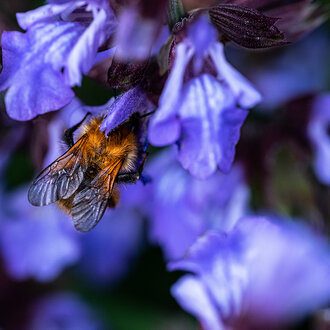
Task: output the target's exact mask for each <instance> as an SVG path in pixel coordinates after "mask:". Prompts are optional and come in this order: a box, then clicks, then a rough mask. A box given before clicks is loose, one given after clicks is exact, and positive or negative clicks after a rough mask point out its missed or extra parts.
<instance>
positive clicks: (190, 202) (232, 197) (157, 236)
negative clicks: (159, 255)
mask: <svg viewBox="0 0 330 330" xmlns="http://www.w3.org/2000/svg"><path fill="white" fill-rule="evenodd" d="M175 149H176V148H175V147H172V148H170V149H167V150H164V151H163V152H161V153H159V154H158V155H157V157H155V158H154V159H152V160H151V161H149V162H148V163H147V164H146V167H145V172H146V173H148V174H149V175H150V176H151V177H152V182H151V183H149V184H148V185H147V186H146V187H143V188H144V190H143V191H141V194H143V192H144V194H145V195H146V196H147V197H146V199H147V200H148V201H150V200H152V201H153V202H152V203H150V202H148V203H145V202H139V203H140V204H141V203H142V204H143V205H144V208H143V209H144V211H146V212H147V214H149V219H150V238H151V240H152V242H154V243H156V244H158V245H160V246H161V248H162V250H163V252H164V255H165V257H166V259H167V260H175V259H177V258H179V257H182V256H183V255H184V254H185V253H186V252H187V250H188V248H189V247H190V246H191V245H192V244H193V243H194V242H195V240H196V239H197V238H198V237H199V236H200V235H202V234H203V233H204V232H205V231H207V230H208V229H221V230H224V231H226V232H227V231H229V230H231V229H232V227H233V226H234V225H235V223H236V222H237V220H238V219H239V218H240V217H241V216H242V215H244V214H246V213H247V209H248V200H249V191H248V187H247V186H246V184H245V182H244V176H243V173H242V170H241V168H239V167H238V166H234V167H233V168H232V171H231V172H230V173H229V174H223V173H221V172H217V173H215V174H214V175H213V176H211V177H209V178H207V179H205V180H199V179H196V178H195V177H193V176H191V175H190V174H189V173H188V172H187V171H185V170H184V169H183V168H182V166H180V163H179V162H178V161H177V153H176V150H175ZM141 194H140V195H141ZM148 196H149V197H148ZM133 197H134V198H136V196H134V195H133Z"/></svg>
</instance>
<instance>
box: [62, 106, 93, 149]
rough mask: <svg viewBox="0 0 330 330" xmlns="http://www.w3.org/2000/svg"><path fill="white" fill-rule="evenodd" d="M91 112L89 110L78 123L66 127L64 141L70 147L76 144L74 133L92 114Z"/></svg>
mask: <svg viewBox="0 0 330 330" xmlns="http://www.w3.org/2000/svg"><path fill="white" fill-rule="evenodd" d="M90 114H91V113H90V112H87V113H86V115H85V117H84V118H83V119H82V120H81V121H80V122H79V123H78V124H76V125H74V126H72V127H70V128H68V129H66V130H65V131H64V134H63V141H64V142H65V144H66V145H67V146H68V147H69V148H72V147H73V145H74V141H73V133H74V132H75V131H76V130H77V129H78V128H79V127H80V126H81V125H82V123H83V122H84V121H85V120H86V118H87V117H88V116H89V115H90Z"/></svg>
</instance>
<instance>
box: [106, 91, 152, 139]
mask: <svg viewBox="0 0 330 330" xmlns="http://www.w3.org/2000/svg"><path fill="white" fill-rule="evenodd" d="M154 108H155V107H154V105H153V104H152V103H151V102H150V101H149V99H148V97H147V95H146V94H145V93H144V92H143V90H142V89H141V87H139V86H137V87H134V88H132V89H131V90H129V91H128V92H126V93H124V94H122V95H120V96H119V97H117V99H116V100H115V101H114V102H113V103H112V104H111V105H110V106H109V109H108V114H107V116H106V118H105V119H104V120H103V122H102V124H101V127H100V129H101V131H105V133H106V134H108V133H109V132H110V131H112V130H113V129H114V128H116V127H117V126H118V125H120V124H121V123H122V122H124V121H125V120H126V119H127V118H129V117H130V116H131V115H132V114H133V113H135V112H138V113H140V114H141V115H143V114H146V113H149V112H151V111H153V110H154Z"/></svg>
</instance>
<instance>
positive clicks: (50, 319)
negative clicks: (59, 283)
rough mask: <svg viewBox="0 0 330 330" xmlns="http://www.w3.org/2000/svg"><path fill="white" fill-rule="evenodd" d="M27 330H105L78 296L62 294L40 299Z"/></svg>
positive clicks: (67, 293)
mask: <svg viewBox="0 0 330 330" xmlns="http://www.w3.org/2000/svg"><path fill="white" fill-rule="evenodd" d="M31 314H32V315H31V321H30V322H29V326H28V329H30V330H44V329H63V330H64V329H65V330H78V329H79V330H99V329H105V326H104V325H103V324H102V322H101V320H100V319H98V318H97V315H96V314H95V312H94V311H93V310H92V309H91V308H90V307H89V306H88V305H87V304H86V303H85V302H84V301H82V300H81V299H80V298H79V297H78V296H76V295H74V294H72V293H69V292H62V293H56V294H53V295H49V296H46V297H44V298H42V299H40V300H39V301H38V302H37V303H36V304H35V306H34V308H33V310H32V313H31Z"/></svg>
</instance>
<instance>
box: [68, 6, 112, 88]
mask: <svg viewBox="0 0 330 330" xmlns="http://www.w3.org/2000/svg"><path fill="white" fill-rule="evenodd" d="M115 26H116V22H115V18H114V16H113V15H110V14H109V13H107V11H106V10H105V9H103V8H100V9H99V10H98V11H97V12H96V14H95V16H94V17H93V21H92V23H91V24H90V25H89V26H88V28H87V29H86V30H85V31H84V33H83V34H82V35H81V37H80V38H79V40H78V41H77V43H76V44H75V46H74V47H73V49H72V50H71V52H70V55H69V57H68V61H67V63H66V69H67V71H66V78H67V81H68V83H69V84H70V85H71V86H75V85H80V84H81V79H82V74H87V73H88V71H89V70H90V69H91V68H92V66H93V65H94V64H95V60H96V54H97V50H98V48H99V46H100V45H102V43H103V42H104V41H105V40H106V38H108V37H109V36H110V35H111V34H112V33H113V31H114V29H115Z"/></svg>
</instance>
